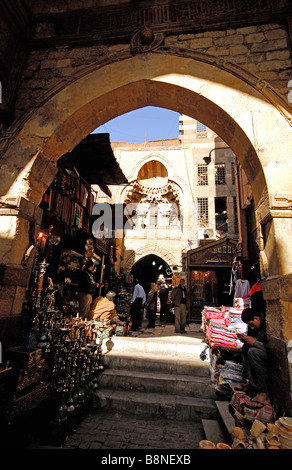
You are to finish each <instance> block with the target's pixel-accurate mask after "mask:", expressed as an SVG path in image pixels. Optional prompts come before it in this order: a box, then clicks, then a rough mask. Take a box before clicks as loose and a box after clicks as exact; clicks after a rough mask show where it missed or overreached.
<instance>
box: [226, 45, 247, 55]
mask: <svg viewBox="0 0 292 470" xmlns="http://www.w3.org/2000/svg"><path fill="white" fill-rule="evenodd" d="M247 53H248V48H247V47H246V46H244V45H237V46H230V55H240V54H247Z"/></svg>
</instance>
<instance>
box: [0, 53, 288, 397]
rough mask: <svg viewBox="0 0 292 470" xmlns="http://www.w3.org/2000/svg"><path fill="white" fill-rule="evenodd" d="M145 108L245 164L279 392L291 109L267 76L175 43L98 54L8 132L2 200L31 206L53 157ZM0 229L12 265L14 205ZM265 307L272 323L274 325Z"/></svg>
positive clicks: (4, 256)
mask: <svg viewBox="0 0 292 470" xmlns="http://www.w3.org/2000/svg"><path fill="white" fill-rule="evenodd" d="M147 105H150V106H159V107H165V108H168V109H172V110H174V111H179V112H182V113H184V114H186V115H188V116H190V117H193V118H195V119H198V120H199V121H200V122H203V123H204V124H206V126H207V127H209V128H211V129H213V130H214V131H215V132H216V133H217V134H218V135H219V136H220V137H221V138H222V139H223V140H224V142H226V144H227V145H228V146H229V147H230V148H231V150H232V151H233V152H234V154H235V155H236V156H237V158H238V160H239V162H240V163H241V164H242V166H243V168H244V170H245V173H246V175H247V177H248V180H249V182H250V184H251V187H252V191H253V197H254V201H255V208H256V219H257V221H256V223H257V231H258V238H259V248H260V251H261V261H262V264H264V266H265V271H264V277H265V279H264V285H263V289H264V295H265V297H266V299H267V300H268V309H267V322H268V325H269V335H270V340H271V341H270V344H271V348H272V350H274V351H276V353H275V354H274V357H275V359H277V361H279V363H278V364H275V367H274V369H275V370H280V369H281V367H280V365H281V364H283V363H285V364H284V366H283V367H282V370H283V369H285V371H284V372H285V378H284V379H282V378H281V379H280V381H281V383H283V380H284V383H285V387H284V388H285V395H286V390H288V393H289V385H290V384H289V379H287V374H288V373H287V371H288V369H289V365H288V362H287V347H288V344H289V341H290V340H291V337H292V327H291V321H290V318H289V317H290V305H291V292H292V283H291V273H292V270H291V266H292V253H291V250H290V239H289V236H288V234H289V231H290V229H291V220H292V219H291V177H292V166H291V159H290V153H289V152H290V149H291V148H292V135H291V106H290V105H289V103H288V102H286V101H285V100H284V99H283V97H282V96H281V95H280V94H279V93H277V92H276V91H275V90H273V89H272V88H269V87H268V86H267V82H263V81H261V80H260V79H259V78H258V77H256V76H255V75H253V74H251V73H248V72H247V71H245V70H244V69H241V68H240V66H238V65H235V64H232V63H231V62H225V61H223V62H221V61H219V60H217V57H215V56H211V55H208V54H204V55H200V53H195V52H194V51H187V50H182V49H179V50H176V49H174V50H171V48H168V49H167V50H163V49H161V50H157V51H154V52H151V53H144V54H140V55H139V54H137V55H136V56H134V57H132V56H131V55H130V54H127V55H125V56H124V57H121V56H120V57H117V56H114V57H113V58H112V60H111V58H108V61H107V62H106V65H104V63H99V64H98V63H97V64H96V66H95V68H94V70H92V69H90V70H88V73H87V72H86V71H85V70H83V71H82V73H81V74H79V75H78V74H77V75H76V76H75V77H74V76H73V77H72V78H71V80H70V83H69V84H67V85H64V86H63V85H62V87H60V89H58V90H55V91H54V92H52V94H51V95H47V96H46V97H44V99H43V101H40V103H39V106H38V108H37V109H34V110H29V111H28V113H27V114H26V115H25V116H23V117H22V120H21V123H19V122H16V123H15V124H14V125H13V126H12V128H11V129H9V132H8V135H9V136H10V138H7V142H6V144H5V151H4V152H3V155H2V165H1V173H2V178H1V181H0V194H1V196H3V197H4V200H3V202H4V203H5V204H11V201H14V204H15V201H18V200H19V197H23V198H24V200H25V201H28V202H29V203H30V204H31V207H30V208H29V211H30V212H31V211H32V212H33V211H34V209H35V207H36V206H38V204H39V202H40V200H41V198H42V195H43V193H44V192H45V190H46V189H47V187H48V186H49V185H50V183H51V182H52V180H53V178H54V176H55V173H56V162H57V160H58V159H59V158H60V157H61V156H62V155H64V154H65V153H67V152H70V151H71V150H72V149H73V148H74V147H75V146H76V145H77V144H78V143H79V142H80V141H81V140H82V139H83V138H84V137H86V136H87V135H88V134H89V133H90V132H92V131H93V130H94V129H95V128H96V127H98V126H99V125H101V124H104V123H105V122H107V121H109V120H110V119H112V118H114V117H116V116H118V115H120V114H123V113H126V112H128V111H132V110H134V109H137V108H140V107H143V106H147ZM275 135H276V136H277V138H275ZM279 182H280V186H279ZM1 234H2V235H1V243H0V260H1V262H2V263H5V264H7V263H13V264H15V265H21V262H22V260H23V256H24V253H25V251H26V250H27V247H28V246H29V243H30V240H29V237H30V230H29V222H28V220H27V218H25V217H23V213H22V212H21V211H17V212H16V214H14V215H11V214H8V215H7V216H6V217H5V220H4V218H3V224H2V227H1ZM7 234H8V235H7ZM20 234H21V235H20ZM6 287H7V290H11V289H10V286H6ZM275 311H276V317H277V320H276V321H277V325H279V327H275V325H274V322H275ZM280 325H281V326H280ZM278 352H279V354H278ZM277 365H278V369H277ZM290 375H291V371H290ZM282 376H283V374H282ZM282 388H283V387H282ZM284 401H286V396H285V397H284Z"/></svg>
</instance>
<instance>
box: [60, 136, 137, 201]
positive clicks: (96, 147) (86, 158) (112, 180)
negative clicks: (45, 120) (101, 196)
mask: <svg viewBox="0 0 292 470" xmlns="http://www.w3.org/2000/svg"><path fill="white" fill-rule="evenodd" d="M61 166H62V167H64V168H66V167H67V166H68V167H71V170H72V168H73V167H75V168H76V170H77V171H78V173H79V175H80V176H81V177H82V178H83V179H84V180H85V181H86V182H87V183H88V184H89V185H98V186H100V188H101V189H102V191H104V192H105V193H106V194H108V195H110V191H109V189H108V188H107V185H121V184H127V183H128V180H127V178H126V176H125V175H124V173H123V172H122V170H121V168H120V166H119V164H118V162H117V161H116V158H115V156H114V153H113V151H112V148H111V144H110V139H109V134H90V135H89V136H87V137H86V138H85V139H83V140H82V141H81V142H80V144H78V145H77V146H76V147H75V148H74V150H73V151H72V152H70V153H67V154H66V155H64V157H63V159H62V163H61Z"/></svg>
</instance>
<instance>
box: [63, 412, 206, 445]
mask: <svg viewBox="0 0 292 470" xmlns="http://www.w3.org/2000/svg"><path fill="white" fill-rule="evenodd" d="M201 439H204V432H203V427H202V425H201V424H200V423H189V422H187V423H179V422H176V421H167V420H164V419H163V420H162V419H149V418H147V419H143V418H139V417H137V416H126V415H122V414H120V413H108V412H103V411H100V412H97V413H94V414H92V415H90V416H87V418H85V420H83V421H82V423H81V424H80V425H79V426H78V428H77V429H76V431H74V432H73V433H72V434H71V435H70V436H69V437H68V439H67V440H66V442H65V443H64V445H63V447H64V448H67V449H68V448H73V449H170V450H174V449H190V450H194V449H198V448H199V447H198V446H199V442H200V440H201Z"/></svg>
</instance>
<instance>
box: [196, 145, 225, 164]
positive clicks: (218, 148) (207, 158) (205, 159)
mask: <svg viewBox="0 0 292 470" xmlns="http://www.w3.org/2000/svg"><path fill="white" fill-rule="evenodd" d="M214 150H231V148H230V147H215V148H213V149H212V150H210V152H209V155H208V157H203V160H204V162H205V163H206V164H207V165H209V164H210V163H211V153H212V152H214Z"/></svg>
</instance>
